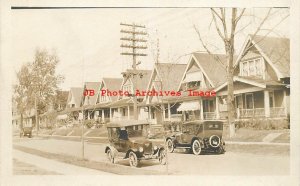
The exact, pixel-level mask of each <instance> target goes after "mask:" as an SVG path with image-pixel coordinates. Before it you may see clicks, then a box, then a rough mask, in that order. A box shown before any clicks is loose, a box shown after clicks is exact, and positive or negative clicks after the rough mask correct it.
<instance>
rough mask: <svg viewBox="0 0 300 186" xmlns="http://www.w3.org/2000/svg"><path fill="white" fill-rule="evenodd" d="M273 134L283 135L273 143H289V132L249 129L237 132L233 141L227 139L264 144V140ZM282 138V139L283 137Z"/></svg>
mask: <svg viewBox="0 0 300 186" xmlns="http://www.w3.org/2000/svg"><path fill="white" fill-rule="evenodd" d="M271 133H283V134H281V135H280V136H279V137H278V138H279V139H278V140H277V141H275V140H276V139H275V140H274V141H273V142H279V141H281V142H282V143H284V142H289V133H290V132H289V130H286V129H284V130H255V129H248V128H240V129H237V130H236V135H235V136H234V137H233V138H231V139H226V138H225V140H229V141H242V142H262V141H263V139H264V138H265V137H266V136H267V135H268V134H271ZM281 136H282V137H281Z"/></svg>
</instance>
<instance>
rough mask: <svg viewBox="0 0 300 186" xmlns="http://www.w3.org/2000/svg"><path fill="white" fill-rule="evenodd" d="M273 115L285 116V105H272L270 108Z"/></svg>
mask: <svg viewBox="0 0 300 186" xmlns="http://www.w3.org/2000/svg"><path fill="white" fill-rule="evenodd" d="M270 116H271V117H283V116H285V110H284V107H272V108H270Z"/></svg>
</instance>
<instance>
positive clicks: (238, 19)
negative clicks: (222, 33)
mask: <svg viewBox="0 0 300 186" xmlns="http://www.w3.org/2000/svg"><path fill="white" fill-rule="evenodd" d="M245 10H246V8H243V9H242V12H241V13H240V15H239V16H237V18H236V19H235V24H237V23H238V22H239V21H240V19H241V18H242V16H243V15H244V12H245Z"/></svg>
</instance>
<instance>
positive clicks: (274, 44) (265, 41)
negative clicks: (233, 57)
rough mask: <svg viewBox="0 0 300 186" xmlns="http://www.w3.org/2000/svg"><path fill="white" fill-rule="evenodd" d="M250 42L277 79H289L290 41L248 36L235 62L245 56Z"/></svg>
mask: <svg viewBox="0 0 300 186" xmlns="http://www.w3.org/2000/svg"><path fill="white" fill-rule="evenodd" d="M250 41H251V42H252V44H254V47H256V48H257V50H258V51H259V52H260V53H261V55H263V57H265V58H266V60H267V61H268V62H269V64H270V65H271V66H272V67H273V68H274V70H275V72H276V73H277V75H278V76H279V78H285V77H290V39H288V38H278V37H268V36H259V35H256V36H255V37H254V36H253V35H249V36H248V38H247V40H246V42H245V45H244V47H243V49H242V51H241V54H240V55H239V58H238V60H237V62H239V61H240V60H241V58H242V57H243V55H244V54H245V49H246V47H249V42H250ZM249 48H251V47H249Z"/></svg>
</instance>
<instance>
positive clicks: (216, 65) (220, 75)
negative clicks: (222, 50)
mask: <svg viewBox="0 0 300 186" xmlns="http://www.w3.org/2000/svg"><path fill="white" fill-rule="evenodd" d="M193 56H194V57H195V59H196V60H197V61H198V62H199V64H200V66H201V67H202V69H203V71H204V72H203V73H204V74H205V75H206V76H207V78H208V79H209V80H210V81H211V83H212V86H214V87H217V86H219V85H221V84H223V83H224V82H225V81H226V70H225V68H224V67H223V66H222V64H221V63H220V62H219V61H217V60H216V57H217V58H218V59H220V61H221V62H222V63H223V64H226V55H222V54H213V55H211V54H208V53H202V52H194V53H193Z"/></svg>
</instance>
